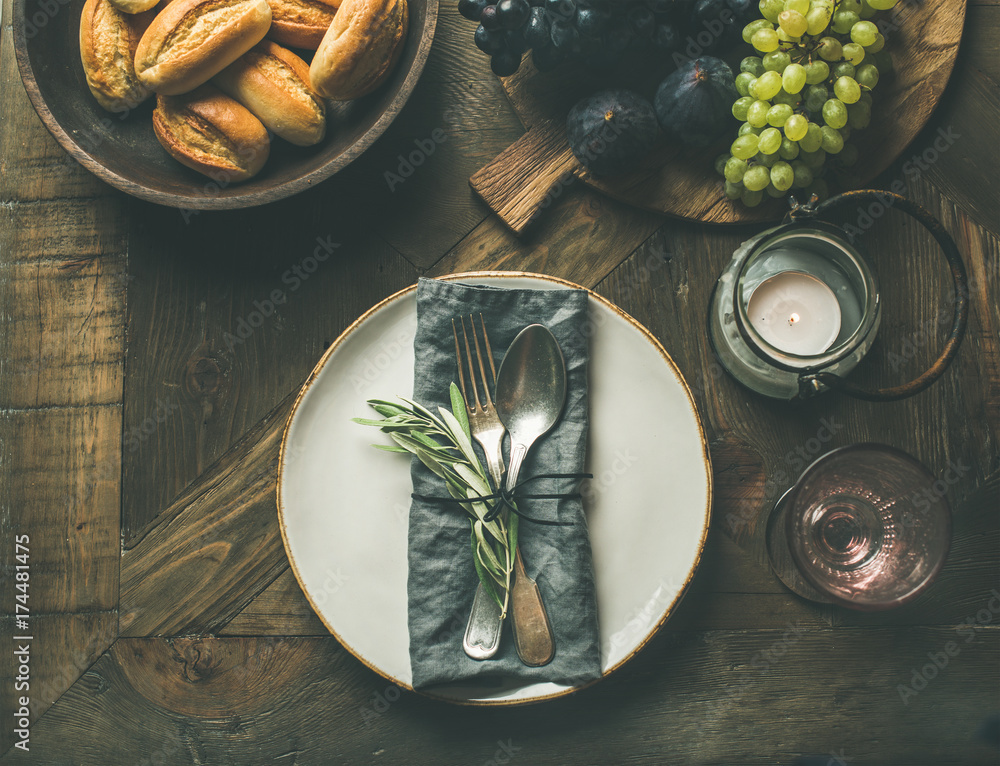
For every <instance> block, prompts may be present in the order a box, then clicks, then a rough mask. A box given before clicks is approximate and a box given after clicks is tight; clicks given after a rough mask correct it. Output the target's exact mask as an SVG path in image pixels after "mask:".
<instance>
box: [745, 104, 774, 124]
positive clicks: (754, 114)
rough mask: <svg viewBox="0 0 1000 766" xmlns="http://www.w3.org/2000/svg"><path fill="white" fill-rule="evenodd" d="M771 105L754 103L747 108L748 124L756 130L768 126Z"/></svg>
mask: <svg viewBox="0 0 1000 766" xmlns="http://www.w3.org/2000/svg"><path fill="white" fill-rule="evenodd" d="M770 109H771V105H770V104H769V103H768V102H767V101H754V102H753V103H752V104H750V106H749V107H747V118H746V119H747V122H748V123H750V125H752V126H753V127H755V128H763V127H764V126H765V125H767V113H768V111H769V110H770Z"/></svg>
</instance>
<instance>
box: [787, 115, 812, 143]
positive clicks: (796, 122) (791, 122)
mask: <svg viewBox="0 0 1000 766" xmlns="http://www.w3.org/2000/svg"><path fill="white" fill-rule="evenodd" d="M808 130H809V120H807V119H806V118H805V117H804V116H803V115H801V114H793V115H792V116H791V117H789V118H788V120H787V121H786V122H785V135H786V136H787V137H788V138H789V139H791V140H792V141H801V140H802V139H803V138H804V137H805V135H806V133H807V132H808Z"/></svg>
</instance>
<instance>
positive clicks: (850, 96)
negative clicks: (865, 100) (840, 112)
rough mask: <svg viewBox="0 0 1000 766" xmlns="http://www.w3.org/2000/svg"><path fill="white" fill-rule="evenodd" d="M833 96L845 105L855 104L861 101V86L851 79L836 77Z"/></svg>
mask: <svg viewBox="0 0 1000 766" xmlns="http://www.w3.org/2000/svg"><path fill="white" fill-rule="evenodd" d="M833 94H834V95H835V96H836V97H837V98H839V99H840V100H841V101H843V102H844V103H845V104H856V103H857V102H858V101H860V100H861V86H860V85H858V81H857V80H855V79H854V78H853V77H838V78H837V81H836V82H835V83H834V84H833Z"/></svg>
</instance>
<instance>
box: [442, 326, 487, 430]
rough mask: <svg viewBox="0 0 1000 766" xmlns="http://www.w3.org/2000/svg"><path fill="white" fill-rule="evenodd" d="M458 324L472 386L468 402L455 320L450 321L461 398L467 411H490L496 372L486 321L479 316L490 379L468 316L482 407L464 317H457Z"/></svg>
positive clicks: (476, 334) (474, 327) (475, 333)
mask: <svg viewBox="0 0 1000 766" xmlns="http://www.w3.org/2000/svg"><path fill="white" fill-rule="evenodd" d="M458 321H459V322H461V324H462V339H463V341H464V342H465V360H466V364H468V366H469V380H470V382H471V384H472V396H473V398H472V400H471V401H470V399H469V396H468V394H467V393H466V389H465V375H464V373H463V370H462V366H463V365H462V349H461V345H460V344H459V340H458V330H457V329H456V327H455V320H454V319H452V320H451V330H452V334H453V335H454V337H455V358H456V359H457V360H458V385H459V388H461V389H462V398H463V399H465V406H466V408H468V409H469V410H471V411H473V412H475V411H477V410H479V411H482V410H485V409H492V407H493V399H492V397H491V396H490V386H491V385H492V384H494V383H496V379H497V372H496V367H495V366H494V364H493V350H492V349H491V348H490V336H489V335H488V334H487V332H486V321H485V320H484V319H483V315H482V314H480V315H479V322H480V326H481V327H482V333H483V344H484V345H485V347H486V358H487V360H489V364H490V377H487V376H486V367H485V366H484V364H483V353H482V349H481V348H480V347H479V335H478V333H477V332H476V321H475V318H474V317H473V316H472V314H469V324H470V325H471V327H472V345H474V346H475V347H476V361H477V362H478V364H479V374H480V376H481V378H480V380H482V382H483V393H484V394H485V397H486V404H485V405H483V404H482V401H481V400H480V398H479V386H478V385H477V384H476V370H475V367H474V366H473V362H472V348H471V346H470V345H469V332H468V328H467V327H466V324H465V317H464V316H462V317H459V320H458Z"/></svg>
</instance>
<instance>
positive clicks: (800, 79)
mask: <svg viewBox="0 0 1000 766" xmlns="http://www.w3.org/2000/svg"><path fill="white" fill-rule="evenodd" d="M768 55H770V54H768ZM805 84H806V68H805V67H804V66H802V64H789V65H788V66H786V67H785V71H784V72H782V73H781V87H782V88H784V89H785V92H786V93H791V94H795V93H799V92H800V91H801V90H802V88H803V87H805Z"/></svg>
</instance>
